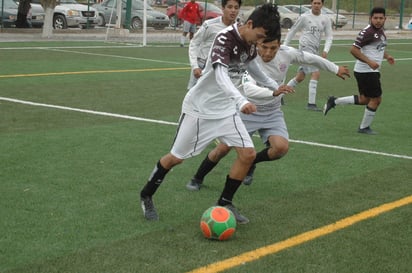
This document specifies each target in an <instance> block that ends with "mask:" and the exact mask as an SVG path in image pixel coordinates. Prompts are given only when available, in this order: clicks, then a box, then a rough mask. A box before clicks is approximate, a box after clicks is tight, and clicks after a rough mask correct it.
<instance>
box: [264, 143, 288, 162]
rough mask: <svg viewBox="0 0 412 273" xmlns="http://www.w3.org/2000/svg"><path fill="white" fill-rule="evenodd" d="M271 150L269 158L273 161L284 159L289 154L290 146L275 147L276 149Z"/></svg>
mask: <svg viewBox="0 0 412 273" xmlns="http://www.w3.org/2000/svg"><path fill="white" fill-rule="evenodd" d="M271 150H272V152H269V158H270V159H271V160H277V159H280V158H282V157H284V156H285V155H286V154H287V153H288V151H289V145H288V144H283V145H277V146H276V147H274V149H271ZM269 151H270V150H269Z"/></svg>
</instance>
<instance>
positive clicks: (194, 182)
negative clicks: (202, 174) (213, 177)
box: [186, 177, 203, 191]
mask: <svg viewBox="0 0 412 273" xmlns="http://www.w3.org/2000/svg"><path fill="white" fill-rule="evenodd" d="M202 182H203V181H202V180H200V179H197V178H194V177H193V178H192V179H190V181H189V183H187V184H186V189H188V190H189V191H198V190H200V187H201V186H202Z"/></svg>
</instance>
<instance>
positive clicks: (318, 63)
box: [286, 47, 350, 79]
mask: <svg viewBox="0 0 412 273" xmlns="http://www.w3.org/2000/svg"><path fill="white" fill-rule="evenodd" d="M286 52H287V54H289V56H291V61H292V63H294V64H299V65H302V64H304V65H312V66H315V67H317V68H319V69H321V70H325V71H328V72H331V73H334V74H335V75H336V76H338V77H339V78H341V79H345V78H346V77H348V78H349V77H350V72H349V69H348V67H347V66H338V65H336V64H335V63H333V62H331V61H329V60H327V59H325V58H323V57H320V56H318V55H316V54H312V53H309V52H305V51H301V50H297V49H295V48H292V47H289V48H287V51H286Z"/></svg>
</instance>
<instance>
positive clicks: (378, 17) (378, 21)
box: [370, 13, 386, 28]
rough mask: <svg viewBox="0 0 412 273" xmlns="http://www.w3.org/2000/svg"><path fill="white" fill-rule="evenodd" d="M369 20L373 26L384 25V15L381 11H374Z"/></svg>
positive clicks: (379, 26)
mask: <svg viewBox="0 0 412 273" xmlns="http://www.w3.org/2000/svg"><path fill="white" fill-rule="evenodd" d="M370 20H371V25H372V26H373V27H374V28H382V27H383V26H384V25H385V21H386V17H385V15H384V14H383V13H374V14H373V15H372V16H371V18H370Z"/></svg>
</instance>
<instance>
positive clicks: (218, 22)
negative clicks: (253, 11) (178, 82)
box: [187, 0, 242, 89]
mask: <svg viewBox="0 0 412 273" xmlns="http://www.w3.org/2000/svg"><path fill="white" fill-rule="evenodd" d="M241 5H242V0H222V12H223V15H222V16H219V17H216V18H213V19H209V20H206V21H205V22H203V24H202V26H201V27H200V28H199V30H198V31H197V32H196V33H195V35H194V37H193V39H192V40H190V44H189V60H190V66H191V67H192V70H191V73H190V79H189V83H188V87H187V89H190V88H191V87H192V86H193V85H195V83H196V82H197V79H198V78H199V77H200V76H201V75H202V70H203V68H204V67H205V64H206V59H207V54H208V53H209V50H210V47H211V46H212V44H213V41H214V40H215V37H216V34H217V33H218V32H219V31H221V30H222V29H224V28H226V27H228V26H230V25H232V24H233V23H235V21H236V18H237V16H238V14H239V9H240V6H241Z"/></svg>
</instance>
